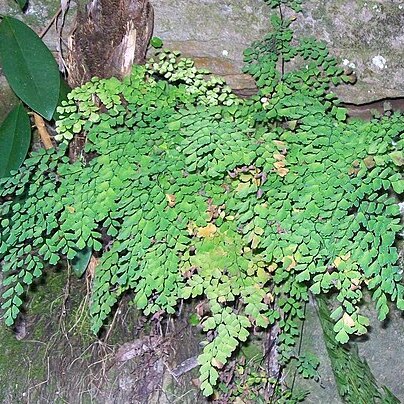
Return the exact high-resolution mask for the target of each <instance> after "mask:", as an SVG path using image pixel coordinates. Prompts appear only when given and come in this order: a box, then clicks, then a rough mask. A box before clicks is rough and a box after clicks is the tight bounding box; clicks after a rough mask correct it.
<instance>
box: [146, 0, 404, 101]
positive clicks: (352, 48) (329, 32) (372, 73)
mask: <svg viewBox="0 0 404 404" xmlns="http://www.w3.org/2000/svg"><path fill="white" fill-rule="evenodd" d="M152 3H153V5H154V7H155V35H157V36H160V37H161V38H162V39H163V40H164V42H165V45H166V46H167V47H168V48H171V49H175V50H180V51H182V52H183V54H184V55H186V56H191V57H193V58H196V61H197V64H198V65H199V66H201V67H207V68H209V69H210V70H211V71H212V72H213V73H217V74H220V75H223V76H224V77H225V78H226V80H227V81H228V83H229V84H230V85H231V86H233V88H235V89H237V90H247V92H248V91H251V90H252V89H253V88H254V82H253V80H251V78H248V77H245V76H243V75H241V74H240V73H241V67H242V52H243V50H244V49H245V48H246V47H248V46H249V44H250V43H251V42H252V41H254V40H256V39H259V38H261V37H262V36H263V35H264V34H265V33H266V32H268V30H269V29H270V24H269V18H268V15H269V13H270V11H269V10H268V8H267V7H266V6H265V3H264V2H263V0H232V1H230V0H227V1H221V0H188V1H187V0H170V1H167V0H164V1H163V0H152ZM303 9H304V12H303V14H299V15H298V18H297V19H296V21H295V22H294V23H293V28H294V29H295V30H296V35H297V37H301V36H314V37H316V38H317V39H320V40H324V41H325V42H326V43H327V44H328V46H329V48H330V50H331V52H332V53H333V54H335V55H337V56H339V57H341V62H342V63H344V64H345V65H349V66H351V67H353V70H354V71H355V73H356V75H357V76H358V83H357V84H356V85H355V86H341V87H339V88H338V89H337V91H336V92H337V93H338V95H339V96H340V97H341V99H342V100H343V101H344V102H346V103H354V104H361V103H368V102H371V101H375V100H378V99H383V98H394V97H403V96H404V64H403V60H404V31H403V30H402V27H403V26H404V3H403V2H401V1H398V0H378V1H367V2H365V1H351V0H336V1H327V0H308V1H305V2H304V4H303Z"/></svg>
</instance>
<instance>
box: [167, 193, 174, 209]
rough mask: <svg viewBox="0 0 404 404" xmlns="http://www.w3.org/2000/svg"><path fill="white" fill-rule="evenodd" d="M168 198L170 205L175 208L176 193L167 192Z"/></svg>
mask: <svg viewBox="0 0 404 404" xmlns="http://www.w3.org/2000/svg"><path fill="white" fill-rule="evenodd" d="M166 199H167V202H168V206H169V207H170V208H173V207H174V206H175V195H173V194H166Z"/></svg>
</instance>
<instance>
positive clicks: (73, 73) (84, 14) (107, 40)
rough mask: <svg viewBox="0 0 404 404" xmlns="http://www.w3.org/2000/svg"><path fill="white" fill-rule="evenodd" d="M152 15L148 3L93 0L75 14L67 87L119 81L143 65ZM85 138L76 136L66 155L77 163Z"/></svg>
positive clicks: (69, 43)
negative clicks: (93, 80)
mask: <svg viewBox="0 0 404 404" xmlns="http://www.w3.org/2000/svg"><path fill="white" fill-rule="evenodd" d="M153 22H154V13H153V7H152V5H151V4H150V1H149V0H92V1H90V3H89V4H87V5H86V6H85V7H83V8H80V7H79V10H78V13H77V19H76V24H75V28H74V29H73V32H72V34H71V35H70V37H69V39H68V50H67V58H66V66H67V72H68V83H69V85H70V87H72V88H74V87H78V86H80V85H82V84H83V83H85V82H86V81H89V80H90V79H91V78H92V77H100V78H108V77H112V76H115V77H118V78H122V77H124V76H126V75H128V74H129V73H130V71H131V68H132V65H133V64H141V63H144V61H145V57H146V51H147V46H148V44H149V41H150V37H151V35H152V32H153ZM84 144H85V136H84V135H82V134H79V135H77V136H76V137H75V138H74V140H73V141H72V142H71V144H70V149H69V155H70V159H71V160H72V161H75V160H77V159H78V158H79V157H80V154H81V152H82V150H83V147H84Z"/></svg>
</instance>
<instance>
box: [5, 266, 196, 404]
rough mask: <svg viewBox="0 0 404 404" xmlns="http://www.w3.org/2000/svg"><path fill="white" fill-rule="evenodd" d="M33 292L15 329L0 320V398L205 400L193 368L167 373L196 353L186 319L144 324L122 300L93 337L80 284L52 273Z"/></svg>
mask: <svg viewBox="0 0 404 404" xmlns="http://www.w3.org/2000/svg"><path fill="white" fill-rule="evenodd" d="M31 296H32V299H31V300H30V301H29V303H28V306H27V314H25V315H24V316H23V317H22V320H20V321H19V323H18V324H17V325H16V327H15V329H14V330H13V331H12V330H10V329H7V328H6V327H5V326H3V325H1V326H0V340H1V346H2V348H3V349H2V352H1V354H0V402H1V403H5V404H6V403H7V404H8V403H10V404H11V403H12V404H14V403H69V404H75V403H122V404H125V403H128V404H129V403H139V404H140V403H163V404H164V403H175V402H178V403H191V402H193V403H195V402H198V403H201V402H203V400H202V398H200V397H199V392H198V390H197V389H196V388H195V386H194V385H193V384H192V378H195V377H196V374H195V373H192V372H189V373H187V374H185V375H184V376H181V377H179V378H178V379H177V380H174V378H173V377H172V376H171V373H170V372H171V370H172V369H174V368H175V367H176V366H177V365H178V364H180V363H182V362H183V361H184V360H185V359H187V358H189V357H193V356H195V355H196V354H197V351H198V339H199V338H200V336H199V332H198V331H197V330H196V329H195V328H193V327H189V326H188V325H187V322H186V321H183V320H181V319H178V320H177V321H175V324H174V321H172V320H170V321H169V322H166V323H165V324H162V323H159V322H158V321H153V322H145V320H144V319H141V318H138V317H137V312H136V310H135V309H133V308H131V307H129V306H130V305H128V302H127V301H126V302H124V303H123V304H121V305H120V307H119V308H118V310H117V314H118V315H117V316H116V317H115V318H114V319H113V320H112V322H111V323H110V324H109V326H108V327H107V329H106V332H105V334H104V336H103V339H102V340H97V339H96V338H95V337H94V336H93V335H92V334H91V332H90V329H89V318H88V314H87V312H88V311H87V309H88V308H87V304H88V297H87V294H86V290H85V282H83V281H77V280H76V279H74V278H68V277H67V276H66V272H60V273H56V274H53V275H51V276H49V277H48V279H47V280H46V285H41V286H39V287H38V288H37V290H36V292H35V293H33V294H32V295H31ZM147 335H152V337H147ZM134 341H137V342H136V343H135V346H136V347H137V349H135V350H133V349H132V351H131V350H130V349H129V348H131V347H133V346H134V345H133V342H134ZM123 343H128V344H127V345H125V346H124V347H123V348H121V351H120V352H117V351H118V348H119V347H120V346H121V345H122V344H123ZM117 353H118V354H119V355H117ZM122 353H126V355H127V357H128V358H130V360H127V361H120V360H119V359H122ZM193 372H195V370H194V371H193Z"/></svg>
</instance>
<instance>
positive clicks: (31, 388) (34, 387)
mask: <svg viewBox="0 0 404 404" xmlns="http://www.w3.org/2000/svg"><path fill="white" fill-rule="evenodd" d="M49 368H50V367H49V356H48V374H47V377H46V380H44V381H43V382H41V383H38V384H36V385H35V386H32V387H30V388H29V389H28V403H29V402H30V396H29V393H30V391H31V390H33V389H36V388H37V387H39V386H42V385H43V384H46V383H48V382H49V378H50V369H49Z"/></svg>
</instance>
